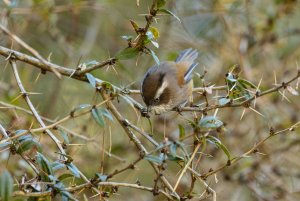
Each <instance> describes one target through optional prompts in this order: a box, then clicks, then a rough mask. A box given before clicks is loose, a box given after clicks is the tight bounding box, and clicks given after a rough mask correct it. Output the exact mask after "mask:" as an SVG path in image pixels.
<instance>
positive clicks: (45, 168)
mask: <svg viewBox="0 0 300 201" xmlns="http://www.w3.org/2000/svg"><path fill="white" fill-rule="evenodd" d="M36 161H37V163H38V164H39V166H40V168H41V170H42V171H40V176H41V178H42V181H51V180H50V179H49V177H48V175H53V173H54V171H53V169H52V166H51V163H50V162H49V161H48V159H47V158H46V157H45V156H44V155H43V154H41V153H39V152H38V153H37V156H36Z"/></svg>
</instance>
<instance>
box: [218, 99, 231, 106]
mask: <svg viewBox="0 0 300 201" xmlns="http://www.w3.org/2000/svg"><path fill="white" fill-rule="evenodd" d="M230 101H231V100H230V99H229V98H221V99H219V105H226V104H228V103H230Z"/></svg>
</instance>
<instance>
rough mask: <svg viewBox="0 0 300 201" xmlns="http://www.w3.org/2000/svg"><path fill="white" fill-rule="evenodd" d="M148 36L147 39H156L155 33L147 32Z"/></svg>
mask: <svg viewBox="0 0 300 201" xmlns="http://www.w3.org/2000/svg"><path fill="white" fill-rule="evenodd" d="M146 36H147V38H148V39H149V40H152V39H154V35H153V33H152V32H151V31H147V33H146Z"/></svg>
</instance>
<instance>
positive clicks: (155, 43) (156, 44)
mask: <svg viewBox="0 0 300 201" xmlns="http://www.w3.org/2000/svg"><path fill="white" fill-rule="evenodd" d="M151 43H152V45H153V46H154V47H156V48H159V44H158V43H157V42H155V41H153V40H151Z"/></svg>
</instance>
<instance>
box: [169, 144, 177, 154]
mask: <svg viewBox="0 0 300 201" xmlns="http://www.w3.org/2000/svg"><path fill="white" fill-rule="evenodd" d="M177 147H178V145H177V143H175V142H174V143H172V144H171V145H170V154H171V155H172V156H176V152H177Z"/></svg>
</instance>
